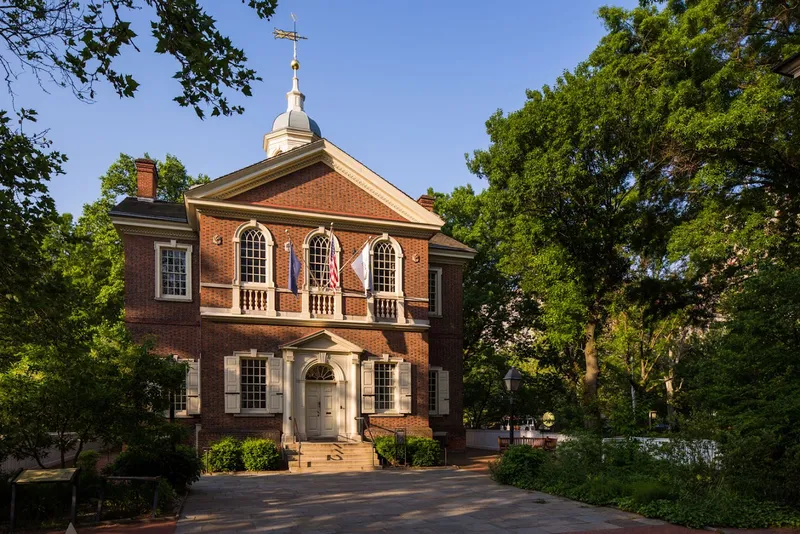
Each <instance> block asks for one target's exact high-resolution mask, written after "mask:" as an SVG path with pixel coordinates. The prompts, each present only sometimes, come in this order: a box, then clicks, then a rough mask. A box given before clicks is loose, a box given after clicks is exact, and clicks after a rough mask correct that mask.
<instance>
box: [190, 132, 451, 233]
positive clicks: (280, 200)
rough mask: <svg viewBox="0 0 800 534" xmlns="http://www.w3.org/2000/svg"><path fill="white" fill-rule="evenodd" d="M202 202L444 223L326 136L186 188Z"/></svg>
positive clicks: (424, 223)
mask: <svg viewBox="0 0 800 534" xmlns="http://www.w3.org/2000/svg"><path fill="white" fill-rule="evenodd" d="M186 201H187V204H191V203H192V202H198V201H216V202H220V203H230V204H231V206H237V205H238V206H241V205H250V206H264V207H269V208H274V209H282V210H289V211H292V210H294V211H299V212H320V213H332V214H339V215H345V216H353V217H366V218H372V219H386V220H394V221H404V222H411V223H417V224H423V225H426V226H427V225H430V226H436V227H441V225H442V224H443V221H442V220H441V219H440V218H439V217H438V216H437V215H436V214H434V213H431V212H430V211H428V210H427V209H425V208H424V207H422V206H420V205H419V204H418V203H417V202H416V201H414V200H413V199H412V198H411V197H409V196H408V195H406V194H405V193H403V192H402V191H401V190H400V189H398V188H397V187H395V186H394V185H393V184H391V183H389V182H388V181H387V180H385V179H383V178H382V177H380V176H378V175H377V174H375V173H374V172H373V171H371V170H370V169H368V168H367V167H365V166H364V165H362V164H361V163H360V162H358V161H357V160H356V159H354V158H353V157H352V156H350V155H349V154H347V153H345V152H344V151H342V150H341V149H339V148H338V147H336V146H335V145H334V144H333V143H331V142H330V141H328V140H327V139H320V140H318V141H314V142H312V143H309V144H307V145H304V146H301V147H298V148H295V149H292V150H290V151H288V152H285V153H283V154H279V155H277V156H274V157H271V158H269V159H266V160H264V161H261V162H259V163H256V164H255V165H251V166H249V167H245V168H244V169H241V170H239V171H236V172H234V173H231V174H228V175H225V176H222V177H220V178H217V179H216V180H214V181H212V182H209V183H208V184H204V185H201V186H198V187H195V188H192V189H190V190H189V191H187V192H186Z"/></svg>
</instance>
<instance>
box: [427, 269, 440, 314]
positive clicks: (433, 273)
mask: <svg viewBox="0 0 800 534" xmlns="http://www.w3.org/2000/svg"><path fill="white" fill-rule="evenodd" d="M428 315H431V316H434V317H441V316H442V269H441V268H439V267H434V268H432V269H429V270H428Z"/></svg>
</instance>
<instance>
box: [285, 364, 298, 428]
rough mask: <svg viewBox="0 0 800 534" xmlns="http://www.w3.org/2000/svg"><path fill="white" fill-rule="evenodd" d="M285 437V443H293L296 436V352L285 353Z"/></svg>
mask: <svg viewBox="0 0 800 534" xmlns="http://www.w3.org/2000/svg"><path fill="white" fill-rule="evenodd" d="M283 361H284V368H283V435H284V440H283V441H284V442H285V443H293V442H294V441H295V439H297V436H295V435H294V419H293V417H294V352H293V351H291V350H284V351H283Z"/></svg>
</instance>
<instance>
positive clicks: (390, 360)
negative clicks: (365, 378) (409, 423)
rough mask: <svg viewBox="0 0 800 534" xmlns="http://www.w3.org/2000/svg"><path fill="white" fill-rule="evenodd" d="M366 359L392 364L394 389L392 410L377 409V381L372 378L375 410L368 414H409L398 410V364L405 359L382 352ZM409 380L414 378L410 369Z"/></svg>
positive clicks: (390, 415)
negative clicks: (379, 355) (378, 355)
mask: <svg viewBox="0 0 800 534" xmlns="http://www.w3.org/2000/svg"><path fill="white" fill-rule="evenodd" d="M368 359H369V360H371V361H373V362H375V363H388V364H390V365H391V366H392V378H393V382H394V386H393V389H394V392H393V395H394V409H392V410H386V409H382V410H379V409H378V407H377V395H378V386H377V383H376V382H375V381H374V380H373V383H374V384H375V386H374V387H375V398H376V407H375V412H374V413H372V414H370V415H372V416H377V417H405V416H406V415H411V414H406V413H404V412H401V411H400V364H401V363H403V362H405V360H404V359H403V358H398V357H394V356H390V355H389V354H383V355H381V357H380V358H375V357H372V358H368ZM411 380H412V381H413V380H414V376H413V371H412V376H411ZM412 399H413V397H412Z"/></svg>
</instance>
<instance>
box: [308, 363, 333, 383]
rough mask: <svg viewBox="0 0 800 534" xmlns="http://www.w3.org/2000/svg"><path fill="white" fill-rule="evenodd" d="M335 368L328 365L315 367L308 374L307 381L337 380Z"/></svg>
mask: <svg viewBox="0 0 800 534" xmlns="http://www.w3.org/2000/svg"><path fill="white" fill-rule="evenodd" d="M335 379H336V378H335V377H334V375H333V367H331V366H330V365H326V364H319V365H315V366H314V367H312V368H311V369H309V370H308V371H307V372H306V380H335Z"/></svg>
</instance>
